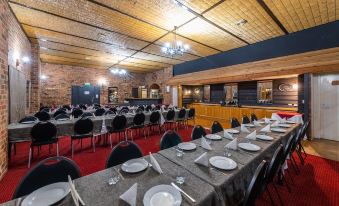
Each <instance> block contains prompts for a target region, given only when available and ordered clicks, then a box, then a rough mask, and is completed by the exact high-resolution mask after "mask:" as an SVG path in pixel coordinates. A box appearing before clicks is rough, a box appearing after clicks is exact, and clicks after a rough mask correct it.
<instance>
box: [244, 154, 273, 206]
mask: <svg viewBox="0 0 339 206" xmlns="http://www.w3.org/2000/svg"><path fill="white" fill-rule="evenodd" d="M266 168H267V163H266V161H265V160H263V161H262V162H261V163H260V164H259V166H258V167H257V169H256V170H255V172H254V175H253V177H252V180H251V182H250V184H249V186H248V187H247V190H246V193H245V197H244V200H243V204H242V205H243V206H255V201H256V199H257V198H258V197H259V196H260V195H261V194H262V192H263V191H262V186H263V185H264V183H265V173H266Z"/></svg>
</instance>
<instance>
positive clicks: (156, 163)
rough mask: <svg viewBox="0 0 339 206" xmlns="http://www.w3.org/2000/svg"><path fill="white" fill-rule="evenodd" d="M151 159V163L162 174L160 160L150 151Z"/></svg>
mask: <svg viewBox="0 0 339 206" xmlns="http://www.w3.org/2000/svg"><path fill="white" fill-rule="evenodd" d="M149 156H150V159H151V164H152V168H153V169H154V170H155V171H157V172H158V173H159V174H162V173H163V172H162V169H161V167H160V165H159V163H158V161H157V160H156V159H155V158H154V157H153V155H152V153H149Z"/></svg>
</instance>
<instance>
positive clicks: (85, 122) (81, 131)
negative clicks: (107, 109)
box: [71, 117, 95, 158]
mask: <svg viewBox="0 0 339 206" xmlns="http://www.w3.org/2000/svg"><path fill="white" fill-rule="evenodd" d="M93 127H94V124H93V121H92V120H91V119H89V118H86V117H82V118H80V119H79V120H78V121H76V122H75V124H74V134H73V135H71V150H72V158H73V156H74V144H73V141H74V140H80V145H81V149H82V139H84V138H91V143H92V147H93V152H95V143H94V135H93Z"/></svg>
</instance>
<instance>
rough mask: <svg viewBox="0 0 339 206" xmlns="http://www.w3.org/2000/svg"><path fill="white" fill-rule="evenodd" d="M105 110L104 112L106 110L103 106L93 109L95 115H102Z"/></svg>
mask: <svg viewBox="0 0 339 206" xmlns="http://www.w3.org/2000/svg"><path fill="white" fill-rule="evenodd" d="M105 112H106V110H105V109H104V108H99V109H97V110H95V112H94V115H95V116H102V115H104V114H105Z"/></svg>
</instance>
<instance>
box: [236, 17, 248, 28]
mask: <svg viewBox="0 0 339 206" xmlns="http://www.w3.org/2000/svg"><path fill="white" fill-rule="evenodd" d="M246 23H247V20H246V19H241V20H239V21H238V22H237V23H235V24H236V25H237V26H243V25H244V24H246Z"/></svg>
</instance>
